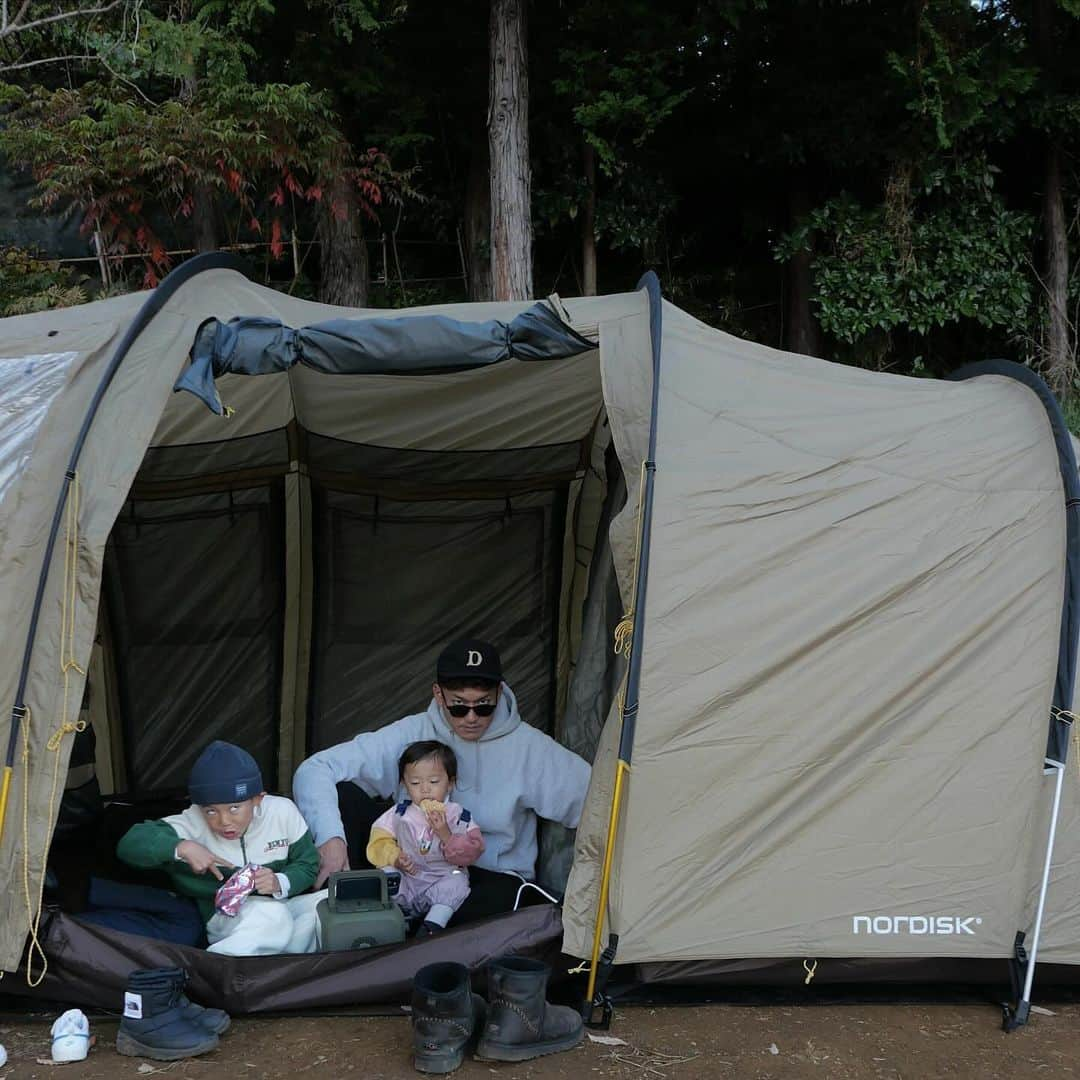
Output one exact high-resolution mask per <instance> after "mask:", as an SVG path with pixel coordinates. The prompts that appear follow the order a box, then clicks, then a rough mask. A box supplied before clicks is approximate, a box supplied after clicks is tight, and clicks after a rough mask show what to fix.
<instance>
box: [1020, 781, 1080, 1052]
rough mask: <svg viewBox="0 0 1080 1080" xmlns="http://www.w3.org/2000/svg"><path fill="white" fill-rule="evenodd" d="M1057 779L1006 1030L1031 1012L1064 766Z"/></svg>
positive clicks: (1022, 1022) (1022, 1020)
mask: <svg viewBox="0 0 1080 1080" xmlns="http://www.w3.org/2000/svg"><path fill="white" fill-rule="evenodd" d="M1055 769H1056V771H1057V779H1056V780H1055V781H1054V806H1053V809H1052V810H1051V811H1050V834H1049V836H1048V837H1047V839H1046V859H1045V860H1044V861H1043V872H1042V884H1041V885H1040V886H1039V906H1038V908H1037V909H1036V912H1035V929H1034V930H1033V931H1032V934H1031V950H1030V952H1029V953H1028V961H1027V967H1026V971H1025V974H1024V992H1023V994H1021V995H1020V1000H1019V1002H1018V1003H1017V1006H1016V1013H1015V1014H1014V1015H1013V1016H1012V1017H1011V1018H1008V1019H1007V1020H1006V1025H1005V1026H1006V1030H1009V1031H1011V1030H1012V1029H1013V1028H1016V1027H1020V1025H1022V1024H1026V1023H1027V1019H1028V1014H1029V1013H1030V1011H1031V984H1032V983H1033V982H1034V980H1035V960H1036V958H1037V956H1038V954H1039V938H1040V936H1041V935H1042V921H1043V911H1044V910H1045V908H1046V889H1047V886H1048V885H1049V884H1050V863H1051V861H1052V859H1053V856H1054V838H1055V837H1056V836H1057V823H1058V811H1059V810H1060V808H1061V788H1062V783H1063V781H1064V779H1065V766H1064V765H1056V766H1055Z"/></svg>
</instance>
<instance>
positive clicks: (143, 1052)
mask: <svg viewBox="0 0 1080 1080" xmlns="http://www.w3.org/2000/svg"><path fill="white" fill-rule="evenodd" d="M217 1044H218V1037H217V1035H215V1034H214V1033H213V1032H212V1031H207V1030H206V1028H204V1027H203V1026H202V1025H201V1024H198V1023H194V1022H193V1021H191V1020H188V1019H187V1018H186V1017H185V1016H184V1012H183V1009H181V1007H180V989H179V987H178V985H177V982H176V980H175V979H174V978H173V976H172V969H170V968H156V969H154V970H152V971H135V972H132V974H131V975H130V976H129V978H128V988H127V990H126V991H125V992H124V1018H123V1019H122V1020H121V1021H120V1030H119V1031H117V1033H116V1050H117V1053H120V1054H127V1055H128V1056H129V1057H148V1058H152V1059H153V1060H154V1061H178V1060H179V1059H180V1058H189V1057H195V1056H196V1055H198V1054H205V1053H207V1052H208V1051H210V1050H214V1049H216V1047H217Z"/></svg>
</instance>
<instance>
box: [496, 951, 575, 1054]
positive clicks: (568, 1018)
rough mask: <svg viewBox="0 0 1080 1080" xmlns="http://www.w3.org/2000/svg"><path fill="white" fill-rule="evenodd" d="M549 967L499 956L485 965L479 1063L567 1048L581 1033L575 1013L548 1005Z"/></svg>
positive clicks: (547, 1052) (572, 1044) (568, 1009)
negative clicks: (485, 1004)
mask: <svg viewBox="0 0 1080 1080" xmlns="http://www.w3.org/2000/svg"><path fill="white" fill-rule="evenodd" d="M550 974H551V969H550V968H549V967H548V966H547V964H542V963H540V961H539V960H526V959H524V958H523V957H520V956H504V957H501V958H500V959H498V960H493V961H492V962H491V963H490V964H489V965H488V1015H487V1022H486V1024H485V1025H484V1033H483V1035H481V1037H480V1045H479V1046H477V1048H476V1056H477V1058H478V1059H479V1060H481V1061H527V1060H528V1059H529V1058H534V1057H540V1056H541V1055H542V1054H557V1053H559V1052H560V1051H562V1050H572V1049H573V1048H574V1047H575V1046H577V1044H578V1043H579V1042H581V1038H582V1036H583V1035H584V1033H585V1026H584V1024H583V1023H582V1021H581V1016H580V1015H579V1014H578V1012H577V1011H576V1010H574V1009H571V1008H568V1007H567V1006H566V1005H550V1004H548V1001H547V997H546V993H547V981H548V976H549V975H550Z"/></svg>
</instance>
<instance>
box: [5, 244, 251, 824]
mask: <svg viewBox="0 0 1080 1080" xmlns="http://www.w3.org/2000/svg"><path fill="white" fill-rule="evenodd" d="M216 269H227V270H237V271H239V272H241V273H243V272H244V263H243V262H242V261H241V260H240V259H237V258H236V256H234V255H228V254H224V253H222V252H218V251H212V252H207V253H206V254H204V255H196V256H195V258H194V259H189V260H188V261H187V262H186V263H184V264H183V265H181V266H178V267H177V268H176V269H175V270H173V271H172V272H171V273H170V274H169V275H168V276H167V277H166V278H165V279H164V281H162V282H161V284H160V285H159V286H158V287H157V288H156V289H155V290H154V291H153V292H152V293H151V294H150V297H149V299H148V300H147V301H146V302H145V303H144V304H143V306H142V307H141V308H139V310H138V312H137V313H136V315H135V317H134V319H132V321H131V322H130V323H129V325H128V328H127V330H126V331H125V333H124V336H123V338H122V339H121V341H120V344H119V345H117V347H116V351H115V352H114V353H113V356H112V359H111V360H110V361H109V366H108V367H107V368H106V369H105V372H104V373H103V375H102V377H101V381H100V382H99V383H98V386H97V389H96V390H95V391H94V396H93V397H92V398H91V399H90V403H89V405H88V407H87V410H86V414H85V416H84V417H83V420H82V426H81V427H80V428H79V432H78V434H77V435H76V436H75V444H74V446H73V447H72V450H71V457H70V459H69V461H68V467H67V471H66V472H65V474H64V484H63V487H62V488H61V489H60V495H59V497H58V499H57V502H56V509H55V510H54V512H53V520H52V525H51V526H50V528H49V537H48V540H47V541H46V544H45V551H44V554H43V557H42V560H41V571H40V572H39V574H38V583H37V591H36V592H35V594H34V606H33V608H32V609H31V612H30V627H29V629H28V630H27V634H26V646H25V649H24V651H23V658H22V664H21V665H20V667H19V682H18V686H17V687H16V690H15V704H14V705H13V706H12V709H11V733H10V734H9V736H8V747H7V757H6V759H5V768H6V772H7V773H10V771H11V768H12V766H13V765H14V763H15V749H16V747H17V746H18V740H19V730H20V728H21V726H22V724H23V720H24V717H25V714H26V700H25V695H26V684H27V681H28V680H29V678H30V660H31V658H32V656H33V652H34V643H35V641H36V639H37V627H38V620H39V618H40V616H41V609H42V605H43V603H44V600H45V585H46V582H47V581H48V578H49V567H50V565H51V564H52V557H53V550H54V549H55V547H56V539H57V536H58V535H59V532H60V522H61V520H62V519H63V514H64V510H65V507H66V506H67V499H68V491H69V489H70V488H71V483H72V481H73V480H74V479H75V471H76V469H77V468H78V464H79V458H80V456H81V455H82V449H83V445H84V444H85V442H86V437H87V435H88V434H89V432H90V426H91V424H93V422H94V417H95V416H97V411H98V408H99V406H100V405H101V402H102V399H103V398H104V397H105V394H106V392H107V391H108V389H109V386H110V384H111V383H112V380H113V377H114V376H115V375H116V372H117V370H118V369H119V367H120V364H121V363H122V362H123V360H124V357H125V356H127V354H128V350H129V349H130V348H131V346H132V345H133V344H134V343H135V339H136V338H137V337H138V336H139V335H140V334H141V333H142V332H143V330H145V329H146V327H147V325H148V324H149V323H150V321H151V320H152V319H153V318H154V316H155V315H156V314H157V313H158V312H159V311H160V310H161V309H162V307H164V306H165V303H166V302H167V301H168V300H169V299H170V298H171V297H172V296H173V295H174V294H175V293H176V291H177V290H178V289H179V288H180V287H181V286H182V285H183V284H185V283H186V282H187V281H189V280H190V279H191V278H193V277H195V276H196V275H197V274H200V273H202V272H203V271H204V270H216ZM8 783H10V781H8ZM4 791H5V792H6V791H7V786H6V785H5V787H4ZM4 810H6V802H0V813H2V812H3V811H4ZM2 830H3V818H2V817H0V836H2Z"/></svg>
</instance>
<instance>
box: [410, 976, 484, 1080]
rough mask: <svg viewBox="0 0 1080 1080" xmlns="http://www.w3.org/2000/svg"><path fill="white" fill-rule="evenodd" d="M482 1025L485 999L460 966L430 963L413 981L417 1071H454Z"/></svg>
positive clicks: (414, 1062) (414, 1041)
mask: <svg viewBox="0 0 1080 1080" xmlns="http://www.w3.org/2000/svg"><path fill="white" fill-rule="evenodd" d="M483 1024H484V999H483V998H482V997H480V995H479V994H474V993H473V992H472V990H471V989H470V987H469V971H468V968H466V967H464V966H463V965H462V964H453V963H445V964H429V965H428V966H427V967H423V968H421V969H420V970H419V971H418V972H417V973H416V976H415V978H414V979H413V992H412V1027H413V1064H414V1065H415V1066H416V1070H417V1072H422V1073H448V1072H452V1071H453V1070H454V1069H456V1068H457V1067H458V1066H459V1065H460V1064H461V1062H462V1059H463V1057H464V1056H465V1050H466V1048H467V1047H469V1046H470V1045H472V1044H473V1043H474V1042H475V1039H476V1036H477V1035H478V1034H479V1032H480V1029H481V1028H482V1027H483Z"/></svg>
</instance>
